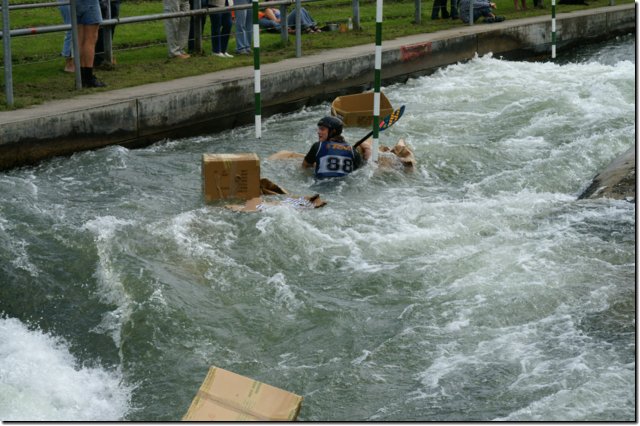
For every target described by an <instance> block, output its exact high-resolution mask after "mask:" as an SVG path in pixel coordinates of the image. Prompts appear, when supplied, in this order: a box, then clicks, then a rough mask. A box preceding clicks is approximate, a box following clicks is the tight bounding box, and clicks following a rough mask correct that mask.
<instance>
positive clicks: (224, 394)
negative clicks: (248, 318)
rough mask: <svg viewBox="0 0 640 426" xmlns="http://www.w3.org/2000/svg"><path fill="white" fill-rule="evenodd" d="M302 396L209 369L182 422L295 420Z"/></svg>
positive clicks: (228, 372) (225, 371)
mask: <svg viewBox="0 0 640 426" xmlns="http://www.w3.org/2000/svg"><path fill="white" fill-rule="evenodd" d="M301 405H302V397H301V396H299V395H296V394H294V393H291V392H288V391H285V390H283V389H279V388H276V387H274V386H270V385H267V384H265V383H262V382H259V381H257V380H253V379H250V378H248V377H245V376H241V375H239V374H236V373H233V372H231V371H228V370H225V369H222V368H218V367H210V368H209V372H208V374H207V377H206V378H205V379H204V382H203V383H202V385H201V386H200V389H199V390H198V393H197V394H196V396H195V398H193V401H192V402H191V406H190V407H189V410H188V411H187V414H185V416H184V417H183V418H182V420H190V421H193V420H203V421H268V420H272V421H287V420H289V421H292V420H295V419H296V418H297V417H298V413H299V412H300V406H301Z"/></svg>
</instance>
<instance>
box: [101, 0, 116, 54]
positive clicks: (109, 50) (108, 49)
mask: <svg viewBox="0 0 640 426" xmlns="http://www.w3.org/2000/svg"><path fill="white" fill-rule="evenodd" d="M111 1H112V0H108V5H107V16H103V18H104V19H111ZM112 28H113V27H112V26H110V25H109V26H107V27H105V28H101V29H100V31H102V40H103V44H102V46H103V47H104V61H105V62H106V63H108V64H109V65H111V64H113V39H112V37H111V29H112Z"/></svg>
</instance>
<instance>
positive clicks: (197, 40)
mask: <svg viewBox="0 0 640 426" xmlns="http://www.w3.org/2000/svg"><path fill="white" fill-rule="evenodd" d="M201 8H202V3H201V1H200V0H193V9H194V10H199V9H201ZM202 19H206V16H205V17H204V18H203V16H202V15H196V16H194V17H193V51H194V52H196V53H202Z"/></svg>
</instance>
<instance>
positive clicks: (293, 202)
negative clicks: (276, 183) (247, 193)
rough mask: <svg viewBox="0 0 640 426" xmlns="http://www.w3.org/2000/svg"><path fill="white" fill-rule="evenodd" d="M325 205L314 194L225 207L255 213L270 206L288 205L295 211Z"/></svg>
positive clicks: (257, 198) (261, 199)
mask: <svg viewBox="0 0 640 426" xmlns="http://www.w3.org/2000/svg"><path fill="white" fill-rule="evenodd" d="M326 204H327V202H326V201H324V200H323V199H321V198H320V194H315V195H312V196H304V197H286V198H284V199H282V200H275V201H265V200H264V199H263V198H262V197H256V198H252V199H250V200H248V201H247V202H246V203H244V204H228V205H226V206H225V207H226V208H228V209H231V210H233V211H236V212H257V211H262V210H264V209H266V208H268V207H271V206H281V205H288V206H291V207H293V208H296V209H317V208H320V207H324V206H325V205H326Z"/></svg>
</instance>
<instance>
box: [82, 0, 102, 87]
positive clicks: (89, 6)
mask: <svg viewBox="0 0 640 426" xmlns="http://www.w3.org/2000/svg"><path fill="white" fill-rule="evenodd" d="M76 18H77V19H78V48H79V49H80V75H81V77H82V87H105V86H106V84H104V83H103V82H101V81H100V80H98V79H97V78H96V76H95V75H93V57H94V56H95V53H96V40H97V39H98V30H99V29H100V22H102V15H101V14H100V3H99V1H98V0H78V1H77V4H76Z"/></svg>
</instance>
